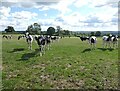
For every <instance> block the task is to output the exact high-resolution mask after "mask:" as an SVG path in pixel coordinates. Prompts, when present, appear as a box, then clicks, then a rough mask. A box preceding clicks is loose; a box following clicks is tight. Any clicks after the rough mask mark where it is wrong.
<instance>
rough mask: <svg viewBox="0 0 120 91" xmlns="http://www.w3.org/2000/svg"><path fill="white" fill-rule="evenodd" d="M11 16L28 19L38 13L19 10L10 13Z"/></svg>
mask: <svg viewBox="0 0 120 91" xmlns="http://www.w3.org/2000/svg"><path fill="white" fill-rule="evenodd" d="M11 16H12V17H14V18H16V19H23V20H24V19H25V20H30V19H32V18H35V17H36V16H38V14H37V13H32V12H28V11H21V12H15V13H12V14H11Z"/></svg>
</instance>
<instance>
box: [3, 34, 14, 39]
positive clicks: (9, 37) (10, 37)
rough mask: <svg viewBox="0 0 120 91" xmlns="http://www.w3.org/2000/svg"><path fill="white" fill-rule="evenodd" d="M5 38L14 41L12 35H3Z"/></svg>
mask: <svg viewBox="0 0 120 91" xmlns="http://www.w3.org/2000/svg"><path fill="white" fill-rule="evenodd" d="M3 38H6V39H12V35H3Z"/></svg>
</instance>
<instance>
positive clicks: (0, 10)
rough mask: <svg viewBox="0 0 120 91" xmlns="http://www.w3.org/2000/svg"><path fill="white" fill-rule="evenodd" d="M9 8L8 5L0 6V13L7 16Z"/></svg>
mask: <svg viewBox="0 0 120 91" xmlns="http://www.w3.org/2000/svg"><path fill="white" fill-rule="evenodd" d="M10 11H11V9H10V8H9V7H8V8H7V7H4V6H3V7H0V15H3V16H5V17H8V16H9V13H10Z"/></svg>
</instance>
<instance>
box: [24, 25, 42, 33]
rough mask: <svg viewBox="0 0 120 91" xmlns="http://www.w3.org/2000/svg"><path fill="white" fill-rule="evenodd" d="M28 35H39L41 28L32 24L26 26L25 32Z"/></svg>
mask: <svg viewBox="0 0 120 91" xmlns="http://www.w3.org/2000/svg"><path fill="white" fill-rule="evenodd" d="M26 31H28V32H29V33H30V34H40V33H41V26H40V25H39V24H38V23H34V24H32V25H30V26H28V28H27V30H26Z"/></svg>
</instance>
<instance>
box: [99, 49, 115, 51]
mask: <svg viewBox="0 0 120 91" xmlns="http://www.w3.org/2000/svg"><path fill="white" fill-rule="evenodd" d="M98 49H99V50H102V51H106V50H109V51H113V50H114V48H98Z"/></svg>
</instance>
